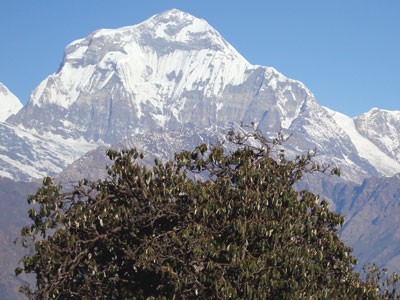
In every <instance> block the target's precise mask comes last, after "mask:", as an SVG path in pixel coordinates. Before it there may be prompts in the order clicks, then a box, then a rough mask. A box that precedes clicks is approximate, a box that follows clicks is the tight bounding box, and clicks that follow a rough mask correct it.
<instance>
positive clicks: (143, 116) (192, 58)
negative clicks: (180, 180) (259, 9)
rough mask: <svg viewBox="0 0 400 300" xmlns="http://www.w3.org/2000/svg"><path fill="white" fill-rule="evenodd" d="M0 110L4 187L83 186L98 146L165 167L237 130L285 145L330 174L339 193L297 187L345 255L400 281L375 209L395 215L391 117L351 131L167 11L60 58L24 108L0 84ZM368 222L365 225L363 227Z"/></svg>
mask: <svg viewBox="0 0 400 300" xmlns="http://www.w3.org/2000/svg"><path fill="white" fill-rule="evenodd" d="M0 103H1V107H0V176H2V177H6V178H9V179H12V180H14V181H24V182H29V181H35V180H37V179H40V178H41V177H43V176H45V175H51V176H55V175H57V174H59V178H62V179H64V180H71V181H73V180H74V179H75V180H76V179H77V178H81V177H82V176H85V177H92V178H95V177H96V176H100V175H101V169H100V168H98V167H97V168H96V166H98V165H101V166H102V165H105V164H106V163H107V162H106V161H105V160H104V159H103V157H104V151H105V149H106V148H107V147H109V146H110V145H117V146H118V147H123V146H136V147H138V148H139V150H142V151H143V152H144V153H145V155H148V156H149V157H150V158H152V157H156V156H161V157H163V158H167V157H168V156H171V155H173V153H174V152H175V151H178V150H180V149H183V148H191V147H193V146H195V145H197V144H199V143H200V142H214V141H216V140H218V139H223V138H224V135H225V132H226V130H228V129H231V128H232V127H237V126H240V124H245V125H249V124H251V123H254V124H256V126H257V127H258V128H259V129H260V130H262V131H263V132H264V133H265V134H266V135H267V136H275V135H276V133H277V132H278V131H279V130H282V131H283V132H284V133H285V134H292V137H291V138H290V139H289V141H288V142H287V143H286V144H285V147H286V149H287V151H288V153H304V152H305V151H307V150H309V149H314V148H316V149H317V151H318V152H317V153H318V156H317V158H318V159H319V160H321V161H324V162H329V163H331V164H333V165H335V166H338V167H340V168H341V170H342V174H343V176H342V178H343V179H344V180H346V181H344V180H343V179H342V180H340V182H339V183H338V182H337V181H333V179H329V178H325V179H322V180H321V182H319V183H315V182H314V183H311V184H310V185H309V186H310V187H311V186H313V188H314V189H315V190H319V191H321V193H322V194H324V195H325V196H327V197H328V198H330V199H331V200H332V204H333V205H334V207H336V209H337V210H338V211H343V213H345V214H346V215H347V216H350V217H351V219H350V218H349V221H348V223H346V227H345V228H344V231H343V236H344V237H345V238H346V240H348V241H349V242H350V246H353V247H354V243H355V242H356V241H361V240H362V239H364V240H363V244H362V245H363V247H364V248H360V247H359V248H357V249H359V250H357V251H358V253H355V254H356V255H357V254H360V256H361V255H364V256H362V257H364V258H365V259H368V260H371V259H372V258H374V257H375V258H378V260H379V262H380V263H382V264H388V265H390V267H391V268H392V269H398V270H399V269H400V258H398V254H397V250H396V245H397V241H398V238H397V236H399V235H398V233H397V228H394V227H393V226H394V225H395V224H393V222H396V220H395V218H389V219H385V218H382V217H381V216H380V215H379V213H380V211H381V210H382V206H383V207H384V208H385V209H386V207H388V205H392V206H393V208H392V209H393V211H398V210H399V209H400V208H399V206H398V205H397V204H396V201H398V200H399V199H398V197H399V195H400V192H398V188H397V187H396V186H395V184H397V183H396V182H397V181H396V180H395V179H393V178H398V177H393V178H391V179H390V178H384V177H388V176H389V177H390V176H394V175H395V174H397V173H400V134H399V132H400V131H399V130H400V111H386V110H379V109H372V110H371V111H369V112H367V113H365V114H363V115H361V116H359V117H356V118H354V119H352V118H349V117H347V116H345V115H343V114H341V113H339V112H335V111H332V110H330V109H329V108H325V107H323V106H321V105H320V104H319V103H318V102H317V100H316V99H315V97H314V95H313V94H312V92H311V91H310V90H309V89H308V88H307V87H306V86H305V85H304V84H302V83H301V82H300V81H297V80H292V79H289V78H287V77H285V76H284V75H282V74H281V73H279V72H278V71H277V70H275V69H274V68H271V67H265V66H259V65H252V64H250V63H249V62H248V61H247V60H246V59H245V58H244V57H242V56H241V55H240V54H239V53H238V52H237V51H236V50H235V49H234V48H233V47H232V46H231V45H230V44H229V43H228V42H227V41H225V40H224V39H223V37H222V36H221V35H220V34H219V33H218V32H217V31H216V30H215V29H214V28H213V27H211V26H210V25H209V24H208V23H207V22H206V21H205V20H202V19H198V18H195V17H193V16H191V15H190V14H187V13H185V12H182V11H179V10H176V9H173V10H170V11H167V12H165V13H162V14H159V15H155V16H153V17H151V18H150V19H148V20H147V21H145V22H143V23H141V24H138V25H134V26H129V27H124V28H119V29H102V30H98V31H96V32H94V33H92V34H91V35H89V36H87V37H85V38H83V39H79V40H77V41H74V42H72V43H71V44H69V45H68V46H67V47H66V48H65V55H64V59H63V61H62V64H61V66H60V68H59V70H58V71H57V72H56V73H54V74H52V75H50V76H49V77H47V78H46V79H45V80H43V81H42V83H41V84H40V85H39V86H38V87H37V88H36V89H35V90H34V91H33V93H32V96H31V98H30V100H29V102H28V104H27V105H26V106H25V107H24V108H22V109H20V108H21V106H22V105H21V104H20V102H19V101H18V100H17V99H16V97H15V96H13V95H12V94H11V92H9V91H8V90H7V88H6V87H4V86H3V85H1V84H0ZM3 103H7V105H3ZM98 147H99V148H98ZM88 151H91V152H90V153H88V154H86V153H87V152H88ZM85 154H86V155H85ZM74 162H75V163H74ZM382 176H383V177H382ZM370 177H375V178H379V179H377V180H371V179H367V178H370ZM335 180H336V179H335ZM363 180H366V181H364V183H363V184H362V185H359V184H361V183H362V182H363ZM316 185H318V187H317V186H316ZM382 185H384V186H388V188H389V189H390V190H391V193H390V195H391V196H390V197H389V196H387V197H386V198H385V202H380V201H381V200H380V198H379V197H376V195H377V194H376V193H375V194H374V193H373V191H374V189H376V188H377V187H378V186H382ZM397 186H398V185H397ZM366 187H368V189H367V188H366ZM381 193H382V194H384V193H383V192H381ZM372 194H373V195H374V196H372ZM372 199H373V201H372ZM0 201H4V199H0ZM350 203H352V204H351V205H350ZM356 203H359V205H356ZM360 203H361V204H360ZM396 205H397V206H396ZM354 207H358V209H357V211H355V210H354ZM377 207H380V209H381V210H379V209H376V208H377ZM371 211H374V213H376V214H377V215H376V216H374V217H373V218H372V219H370V220H369V219H368V217H369V216H368V214H369V213H370V212H371ZM361 212H362V213H363V217H362V218H361V217H360V213H361ZM25 213H26V212H24V211H22V212H21V214H25ZM373 220H375V221H373ZM377 220H379V222H377ZM389 220H390V222H392V223H391V224H390V223H388V222H389ZM371 222H372V223H371ZM373 222H375V223H373ZM371 224H372V225H371ZM367 225H368V226H367ZM379 225H380V226H379ZM390 226H392V231H391V232H390V233H387V234H386V235H385V239H384V240H382V239H374V240H368V239H366V240H365V234H367V232H374V234H377V235H379V234H380V233H381V232H380V230H383V229H384V230H386V229H387V228H389V227H390ZM361 227H362V228H361ZM354 228H358V229H357V230H355V229H354ZM367 229H368V230H367ZM346 230H347V231H346ZM361 234H362V235H363V236H364V237H362V236H361ZM351 242H353V245H352V244H351ZM379 243H381V244H382V243H384V245H390V247H389V246H388V247H389V248H387V249H389V250H387V253H386V254H385V255H384V256H382V255H379V253H377V251H378V250H376V249H378V248H377V247H375V248H373V249H371V251H370V252H369V253H367V254H365V253H364V252H365V247H367V246H368V247H374V245H375V246H376V245H378V244H379ZM385 243H386V244H385ZM356 246H357V245H356ZM379 249H380V248H379ZM362 251H364V252H363V253H364V254H363V253H361V252H362ZM379 251H380V250H379ZM379 251H378V252H379ZM374 255H375V256H374Z"/></svg>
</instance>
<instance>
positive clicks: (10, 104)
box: [0, 82, 22, 121]
mask: <svg viewBox="0 0 400 300" xmlns="http://www.w3.org/2000/svg"><path fill="white" fill-rule="evenodd" d="M21 107H22V104H21V102H20V101H19V99H18V98H17V97H16V96H15V95H14V94H13V93H11V92H10V90H9V89H8V88H7V87H6V86H5V85H4V84H2V83H1V82H0V121H5V120H6V119H7V118H8V117H9V116H11V115H13V114H15V113H17V112H18V111H19V110H20V109H21Z"/></svg>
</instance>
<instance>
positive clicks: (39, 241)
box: [16, 132, 380, 299]
mask: <svg viewBox="0 0 400 300" xmlns="http://www.w3.org/2000/svg"><path fill="white" fill-rule="evenodd" d="M229 136H230V140H231V141H232V142H233V144H234V145H235V146H236V148H235V150H232V151H231V152H228V153H226V151H224V147H223V146H222V145H216V146H213V147H211V148H208V147H207V146H206V145H204V144H203V145H200V146H199V147H197V148H195V149H194V150H193V151H183V152H180V153H178V154H176V155H175V159H174V160H171V161H169V162H167V163H160V162H158V161H155V164H154V166H153V167H152V169H148V168H146V167H144V166H142V165H141V164H140V159H141V158H142V155H141V154H139V153H138V152H137V151H136V150H135V149H131V150H124V151H121V152H115V151H112V150H110V151H108V156H109V157H110V158H111V159H112V160H113V162H114V163H113V165H112V166H111V167H110V168H109V169H108V174H109V177H108V178H107V179H105V180H100V181H98V182H88V181H86V180H82V181H81V182H80V183H79V184H78V185H77V186H75V188H74V189H73V190H72V191H69V192H63V190H62V188H61V185H55V184H54V183H53V181H52V180H51V179H50V178H45V179H44V181H43V186H42V187H41V188H40V189H39V190H38V191H37V193H36V194H35V195H34V196H31V197H30V198H29V200H28V201H29V203H30V204H32V208H31V209H30V211H29V216H30V218H31V219H32V221H33V224H32V225H30V226H27V227H25V228H23V229H22V237H21V240H22V243H23V244H24V245H25V246H26V247H32V248H31V249H32V251H31V253H30V254H28V255H26V256H25V257H23V259H22V262H21V267H20V268H17V269H16V273H21V272H25V273H33V274H34V275H35V276H36V287H34V288H29V287H24V288H23V292H24V293H25V294H26V295H27V296H29V297H30V298H32V299H148V298H150V299H192V298H193V299H195V298H196V299H228V298H230V299H340V298H344V299H379V298H378V297H379V295H380V294H379V290H377V284H376V282H375V281H371V280H370V281H367V280H364V281H362V280H361V279H360V276H359V274H358V273H356V272H355V271H354V270H353V267H354V264H355V259H354V257H352V256H351V253H350V252H351V249H350V248H348V247H347V246H345V245H344V244H343V243H342V242H341V241H340V239H339V237H338V233H337V230H338V227H339V226H340V225H341V224H342V223H343V218H342V217H341V216H340V215H337V214H335V213H333V212H331V211H330V210H329V208H328V203H327V202H326V201H324V200H322V201H321V200H320V199H319V198H318V196H316V195H314V194H312V193H309V192H306V191H302V192H297V191H295V190H294V189H293V184H294V183H296V182H297V181H298V180H300V179H301V178H302V176H303V174H304V173H305V172H312V171H315V170H319V166H318V165H316V164H315V163H313V160H312V155H311V154H309V153H308V154H306V155H304V156H297V157H296V158H295V159H294V160H287V159H286V157H285V155H284V152H283V151H282V150H276V149H277V148H276V147H274V146H273V144H271V143H269V142H267V141H266V140H265V139H264V138H263V137H262V135H260V134H259V133H258V132H255V133H253V134H234V133H231V134H230V135H229Z"/></svg>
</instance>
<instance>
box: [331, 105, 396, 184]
mask: <svg viewBox="0 0 400 300" xmlns="http://www.w3.org/2000/svg"><path fill="white" fill-rule="evenodd" d="M325 109H326V110H327V111H328V112H329V113H330V114H331V116H332V117H333V118H334V119H335V121H336V123H337V125H338V126H339V127H340V129H341V130H343V131H344V132H345V133H346V134H347V135H348V136H349V137H350V139H351V141H352V142H353V144H354V145H355V147H356V149H357V153H358V155H359V156H360V157H362V158H364V159H366V160H368V161H369V162H370V163H371V164H372V165H373V166H376V168H377V169H378V171H380V172H381V175H384V176H393V175H395V174H396V173H398V172H399V171H400V162H399V161H398V160H396V159H395V158H393V157H390V156H389V155H388V154H386V153H385V152H384V151H382V149H381V148H379V147H378V146H377V145H376V144H375V143H374V142H373V141H371V140H370V139H369V138H368V136H363V135H362V133H360V132H359V131H358V129H357V127H356V124H355V122H357V120H358V122H359V124H360V117H358V118H356V119H352V118H350V117H348V116H346V115H344V114H341V113H339V112H336V111H333V110H331V109H328V108H326V107H325ZM361 119H363V117H361ZM399 121H400V120H399ZM398 125H400V122H398ZM360 126H362V125H359V126H358V127H360ZM366 128H369V129H368V130H367V132H368V131H369V132H371V131H373V130H374V129H373V128H374V127H373V126H369V127H366ZM380 137H381V138H382V139H383V140H387V135H385V132H383V131H381V132H380ZM399 146H400V145H399V144H398V143H397V147H399Z"/></svg>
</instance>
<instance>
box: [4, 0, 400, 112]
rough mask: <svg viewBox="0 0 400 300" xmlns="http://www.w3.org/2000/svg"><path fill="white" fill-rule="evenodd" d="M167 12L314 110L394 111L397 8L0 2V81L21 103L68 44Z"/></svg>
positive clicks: (309, 2)
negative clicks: (274, 76)
mask: <svg viewBox="0 0 400 300" xmlns="http://www.w3.org/2000/svg"><path fill="white" fill-rule="evenodd" d="M171 8H178V9H181V10H184V11H187V12H189V13H191V14H193V15H194V16H196V17H199V18H203V19H205V20H207V21H208V23H210V24H211V25H212V26H213V27H215V28H216V29H217V30H218V31H219V32H220V33H221V34H222V35H223V36H224V37H225V39H226V40H227V41H228V42H229V43H231V44H232V45H233V46H234V47H235V48H236V49H237V50H238V51H239V52H240V53H241V54H242V55H243V56H244V57H245V58H247V60H249V61H250V62H251V63H253V64H260V65H266V66H273V67H275V68H276V69H277V70H278V71H280V72H282V73H283V74H284V75H286V76H288V77H290V78H294V79H297V80H300V81H302V82H304V83H305V84H306V85H307V86H308V87H309V88H310V90H311V91H312V92H313V93H314V94H315V96H316V97H317V99H318V101H319V102H320V103H321V104H322V105H325V106H327V107H329V108H332V109H334V110H337V111H340V112H343V113H345V114H347V115H350V116H355V115H358V114H361V113H363V112H366V111H368V110H370V109H371V108H372V107H379V108H384V109H390V110H400V88H399V87H400V1H399V0H384V1H382V0H332V1H321V0H302V1H300V0H279V1H276V0H271V1H270V0H247V1H232V0H231V1H225V0H213V1H211V0H196V1H195V0H186V1H183V0H182V1H172V0H158V1H155V0H150V1H133V0H68V1H60V0H53V1H51V0H0V38H1V44H0V82H3V83H4V84H5V85H6V86H8V87H9V88H10V90H11V91H12V92H13V93H14V94H16V95H17V96H18V97H19V98H20V99H21V101H22V102H23V103H26V102H27V101H28V98H29V95H30V93H31V92H32V90H33V89H34V88H35V87H36V86H37V85H38V84H39V83H40V81H42V80H43V79H44V78H45V77H46V76H48V75H50V74H51V73H54V72H56V71H57V69H58V66H59V65H60V63H61V60H62V57H63V50H64V47H65V46H66V45H67V44H68V43H70V42H72V41H73V40H76V39H78V38H82V37H84V36H86V35H88V34H90V33H91V32H93V31H94V30H97V29H100V28H117V27H121V26H127V25H134V24H137V23H139V22H141V21H144V20H145V19H147V18H149V17H150V16H152V15H154V14H157V13H161V12H163V11H165V10H168V9H171Z"/></svg>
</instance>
